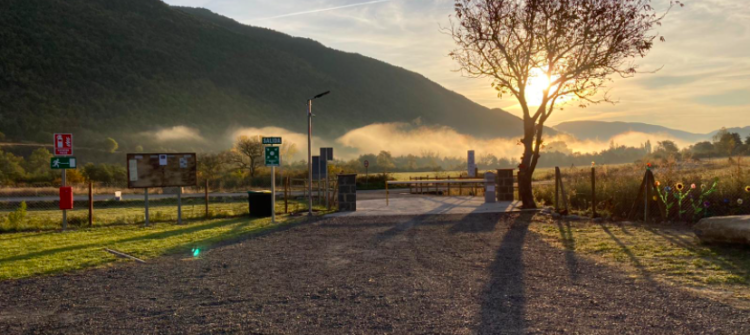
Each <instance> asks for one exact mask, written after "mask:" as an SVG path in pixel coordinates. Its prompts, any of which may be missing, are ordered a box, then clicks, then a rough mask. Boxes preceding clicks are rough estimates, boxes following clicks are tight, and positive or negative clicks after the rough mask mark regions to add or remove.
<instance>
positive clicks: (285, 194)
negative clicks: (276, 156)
mask: <svg viewBox="0 0 750 335" xmlns="http://www.w3.org/2000/svg"><path fill="white" fill-rule="evenodd" d="M70 186H71V187H72V188H73V195H74V203H73V209H72V210H67V211H66V216H67V226H68V227H69V228H77V227H89V226H92V227H96V226H110V225H124V224H144V223H145V222H146V199H145V192H146V191H145V190H143V189H127V188H121V187H117V186H116V185H107V184H99V183H91V184H90V183H73V184H72V185H70ZM313 186H314V192H313V199H314V203H313V206H314V207H315V206H324V205H325V204H326V203H325V196H324V183H320V186H319V185H318V183H316V182H314V183H313ZM335 186H336V184H335V182H329V187H330V189H331V190H332V192H329V194H330V198H329V205H330V206H332V207H335V206H336V203H335V199H336V198H337V197H336V196H335V192H334V191H333V190H335V189H336V187H335ZM165 190H168V189H149V190H148V208H149V211H148V214H149V223H159V222H177V219H178V202H179V203H180V204H181V206H180V207H181V219H182V220H183V221H190V220H206V219H216V218H233V217H243V216H248V215H249V214H250V204H249V202H248V196H247V191H248V190H226V189H210V188H206V187H205V186H204V187H185V188H183V189H182V193H181V194H180V196H179V197H180V199H179V201H178V195H177V194H176V193H165ZM308 194H309V192H308V188H307V183H306V181H305V180H301V181H297V182H296V183H292V182H291V180H290V179H288V178H284V179H282V182H281V185H278V187H277V191H276V198H277V199H276V208H275V210H276V213H277V214H290V215H295V214H298V213H301V212H307V210H308V201H307V200H306V199H307V196H308ZM59 199H60V198H59V186H58V187H53V186H51V185H34V186H27V187H23V188H13V189H9V188H6V189H2V190H0V233H2V232H13V231H41V230H54V229H60V228H61V227H62V226H63V212H62V210H60V200H59Z"/></svg>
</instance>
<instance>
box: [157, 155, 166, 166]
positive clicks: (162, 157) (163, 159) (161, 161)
mask: <svg viewBox="0 0 750 335" xmlns="http://www.w3.org/2000/svg"><path fill="white" fill-rule="evenodd" d="M159 165H160V166H165V165H167V155H165V154H161V155H159Z"/></svg>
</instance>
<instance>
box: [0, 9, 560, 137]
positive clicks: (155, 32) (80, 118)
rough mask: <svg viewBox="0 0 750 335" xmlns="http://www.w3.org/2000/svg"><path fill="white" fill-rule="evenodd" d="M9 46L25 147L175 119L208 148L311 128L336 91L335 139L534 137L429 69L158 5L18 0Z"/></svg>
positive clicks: (5, 84)
mask: <svg viewBox="0 0 750 335" xmlns="http://www.w3.org/2000/svg"><path fill="white" fill-rule="evenodd" d="M0 45H1V46H2V47H0V131H1V132H3V133H5V135H6V136H7V137H8V139H11V140H14V141H34V142H41V143H46V142H48V141H49V140H50V138H51V133H53V132H73V133H75V135H76V143H77V144H82V145H92V146H93V145H98V143H101V141H103V140H104V139H105V138H106V137H113V138H115V139H117V141H118V142H120V147H121V149H122V150H128V149H129V148H133V147H135V146H136V145H139V144H141V145H145V146H146V149H147V150H148V148H149V146H148V145H149V144H148V143H143V142H142V141H144V139H143V136H142V135H139V134H143V133H145V132H153V131H157V130H159V129H164V128H168V127H175V126H185V127H189V128H194V129H198V130H199V131H200V132H201V134H202V135H203V137H205V138H206V139H207V140H208V142H214V141H216V140H218V139H219V138H224V137H226V134H227V132H228V131H229V130H231V129H232V128H238V127H264V126H275V127H281V128H285V129H288V130H291V131H294V132H299V133H305V132H306V128H307V120H306V116H305V115H306V113H305V110H306V101H307V99H308V98H310V97H311V96H313V95H315V94H317V93H320V92H322V91H327V90H331V91H332V94H331V95H329V96H326V97H325V98H323V99H320V100H316V101H315V103H314V106H313V112H314V113H315V114H316V118H315V124H314V127H315V134H316V136H321V137H323V138H329V139H331V138H336V137H338V136H340V135H342V134H344V133H346V132H347V131H349V130H352V129H355V128H358V127H362V126H365V125H369V124H372V123H380V122H409V121H412V120H415V119H418V118H419V119H420V120H421V122H422V124H425V125H446V126H450V127H453V128H454V129H456V130H457V131H459V132H461V133H466V134H472V135H474V136H477V137H482V138H487V137H498V136H499V137H515V136H520V135H521V133H522V127H521V122H522V121H521V120H520V119H519V118H518V117H516V116H513V115H511V114H509V113H507V112H505V111H502V110H490V109H488V108H485V107H483V106H480V105H478V104H476V103H474V102H472V101H470V100H468V99H466V98H465V97H463V96H461V95H459V94H457V93H455V92H452V91H449V90H447V89H445V88H443V87H441V86H440V85H438V84H436V83H434V82H432V81H430V80H428V79H427V78H425V77H424V76H422V75H420V74H418V73H414V72H411V71H408V70H405V69H403V68H399V67H396V66H392V65H389V64H386V63H384V62H381V61H378V60H375V59H372V58H369V57H366V56H362V55H359V54H353V53H346V52H341V51H337V50H334V49H331V48H328V47H325V46H324V45H322V44H320V43H318V42H315V41H312V40H310V39H304V38H295V37H291V36H288V35H285V34H282V33H279V32H275V31H272V30H268V29H263V28H256V27H250V26H246V25H242V24H239V23H237V22H236V21H233V20H231V19H228V18H226V17H222V16H219V15H217V14H214V13H212V12H210V11H208V10H205V9H196V8H183V7H171V6H169V5H167V4H165V3H163V2H161V1H158V0H4V1H2V2H0ZM547 133H548V134H552V133H554V131H553V130H551V129H550V130H548V131H547Z"/></svg>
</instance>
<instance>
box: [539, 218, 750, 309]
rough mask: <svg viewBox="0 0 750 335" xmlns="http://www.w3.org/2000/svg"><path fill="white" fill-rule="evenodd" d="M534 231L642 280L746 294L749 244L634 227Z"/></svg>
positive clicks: (554, 226)
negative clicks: (619, 266) (719, 243)
mask: <svg viewBox="0 0 750 335" xmlns="http://www.w3.org/2000/svg"><path fill="white" fill-rule="evenodd" d="M532 229H533V230H534V231H536V232H537V233H539V234H541V235H542V236H544V237H545V239H546V240H547V241H548V242H550V243H551V244H552V245H555V246H557V247H559V248H562V249H567V250H570V251H573V252H575V253H576V254H579V255H585V256H592V257H596V258H598V259H602V260H605V261H608V262H610V263H614V264H627V265H629V268H631V269H632V270H633V271H635V272H636V273H637V274H638V275H639V276H641V277H644V278H661V279H664V280H667V281H670V282H674V283H677V284H682V285H689V286H693V287H702V288H718V287H724V288H729V289H730V290H732V291H734V293H735V296H740V297H741V296H744V297H750V257H748V255H750V248H747V247H732V246H712V245H705V244H701V243H700V242H699V241H698V239H697V238H696V236H695V235H694V234H693V233H692V232H691V231H689V230H686V229H677V228H661V227H649V226H632V225H609V224H604V225H596V224H589V223H570V224H566V223H562V222H561V223H557V222H544V223H538V224H535V225H533V226H532Z"/></svg>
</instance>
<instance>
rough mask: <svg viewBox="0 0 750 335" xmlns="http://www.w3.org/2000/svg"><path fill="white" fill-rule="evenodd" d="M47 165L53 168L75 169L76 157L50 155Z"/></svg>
mask: <svg viewBox="0 0 750 335" xmlns="http://www.w3.org/2000/svg"><path fill="white" fill-rule="evenodd" d="M49 167H50V168H51V169H53V170H65V169H75V168H76V158H75V157H52V159H50V163H49ZM63 186H65V185H63Z"/></svg>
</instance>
